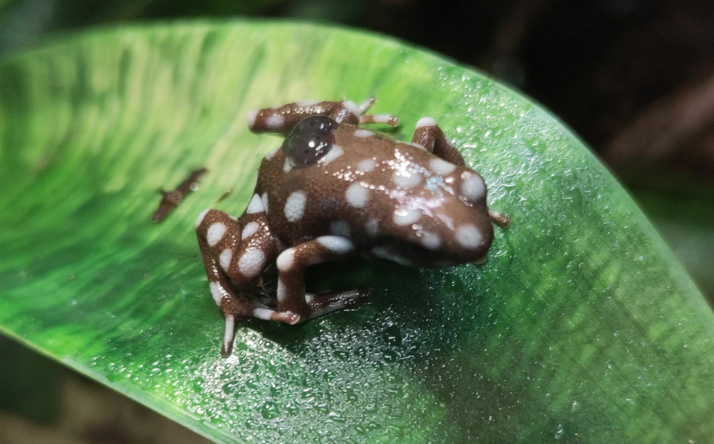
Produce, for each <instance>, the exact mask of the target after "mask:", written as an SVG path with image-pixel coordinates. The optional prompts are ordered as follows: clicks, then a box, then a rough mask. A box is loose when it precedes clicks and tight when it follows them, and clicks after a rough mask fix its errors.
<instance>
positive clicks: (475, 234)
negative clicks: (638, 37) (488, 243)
mask: <svg viewBox="0 0 714 444" xmlns="http://www.w3.org/2000/svg"><path fill="white" fill-rule="evenodd" d="M454 237H455V238H456V242H458V244H459V245H460V246H461V247H462V248H465V249H468V250H472V249H474V248H477V247H478V246H479V245H481V243H482V241H483V236H481V231H480V230H479V229H478V228H476V226H475V225H473V224H464V225H461V226H459V227H458V228H456V232H455V233H454Z"/></svg>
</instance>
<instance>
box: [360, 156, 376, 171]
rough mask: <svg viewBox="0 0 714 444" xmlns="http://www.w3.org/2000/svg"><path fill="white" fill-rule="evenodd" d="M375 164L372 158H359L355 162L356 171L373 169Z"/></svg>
mask: <svg viewBox="0 0 714 444" xmlns="http://www.w3.org/2000/svg"><path fill="white" fill-rule="evenodd" d="M375 166H377V162H375V160H374V159H364V160H360V161H359V162H357V171H361V172H363V173H369V172H370V171H372V170H373V169H374V167H375Z"/></svg>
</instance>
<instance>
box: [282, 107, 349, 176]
mask: <svg viewBox="0 0 714 444" xmlns="http://www.w3.org/2000/svg"><path fill="white" fill-rule="evenodd" d="M336 128H337V122H335V121H334V120H332V119H330V118H329V117H325V116H313V117H308V118H307V119H304V120H302V121H301V122H300V123H298V124H297V125H295V128H293V131H292V132H291V133H290V135H289V136H288V137H287V139H285V145H284V149H285V154H287V156H288V158H289V159H290V161H291V162H292V164H293V165H295V166H297V167H303V166H310V165H313V164H315V163H317V161H318V160H320V158H322V157H323V156H324V155H325V154H327V153H328V152H330V150H331V149H332V144H333V143H334V142H335V137H334V136H333V135H332V132H333V131H334V130H335V129H336Z"/></svg>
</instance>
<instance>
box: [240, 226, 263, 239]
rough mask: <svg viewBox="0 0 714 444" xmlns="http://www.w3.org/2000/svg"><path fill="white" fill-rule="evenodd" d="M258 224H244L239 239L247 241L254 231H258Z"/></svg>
mask: <svg viewBox="0 0 714 444" xmlns="http://www.w3.org/2000/svg"><path fill="white" fill-rule="evenodd" d="M258 227H259V226H258V222H248V223H247V224H245V227H243V231H242V232H241V235H240V238H241V239H242V240H245V239H248V238H249V237H251V236H252V235H254V234H255V232H256V231H258Z"/></svg>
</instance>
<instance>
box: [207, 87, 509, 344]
mask: <svg viewBox="0 0 714 444" xmlns="http://www.w3.org/2000/svg"><path fill="white" fill-rule="evenodd" d="M372 103H373V100H372V99H370V100H367V101H366V102H365V103H364V104H363V105H362V106H360V107H358V106H356V105H355V104H354V103H352V102H349V101H344V102H329V101H323V102H316V101H305V102H298V103H290V104H288V105H284V106H281V107H275V108H266V109H262V110H259V111H256V112H253V113H251V114H250V116H249V118H248V125H249V127H250V129H251V130H252V131H254V132H275V133H279V134H284V135H287V137H286V138H285V140H284V142H283V144H282V146H281V147H279V148H277V149H276V150H274V151H273V152H271V153H269V154H268V155H267V156H265V159H263V162H262V164H261V166H260V171H259V173H258V183H257V185H256V187H255V192H254V194H253V197H252V199H251V201H250V203H249V205H248V208H247V209H246V210H245V212H244V213H243V215H242V216H241V217H240V218H238V219H236V218H233V217H231V216H229V215H228V214H226V213H224V212H222V211H218V210H206V211H204V212H203V213H201V215H200V216H199V218H198V221H197V222H196V232H197V234H198V243H199V245H200V247H201V253H202V255H203V261H204V263H205V266H206V273H207V274H208V279H209V282H210V288H211V293H212V294H213V298H214V299H215V301H216V303H217V304H218V306H219V307H220V308H221V311H222V312H223V314H224V316H225V319H226V330H225V337H224V344H223V350H222V353H223V354H224V355H228V354H230V351H231V348H232V343H233V334H234V326H235V321H236V319H241V318H246V317H254V318H259V319H266V320H274V321H281V322H285V323H287V324H297V323H298V322H303V321H306V320H308V319H312V318H315V317H317V316H321V315H323V314H326V313H329V312H331V311H334V310H340V309H343V308H346V307H353V306H355V305H357V304H358V303H359V302H360V301H361V300H363V299H365V298H366V296H367V292H366V291H364V290H354V291H347V292H331V293H321V294H308V293H306V292H305V281H304V273H305V270H306V269H307V267H309V266H310V265H314V264H318V263H322V262H327V261H334V260H338V259H343V258H347V257H350V256H355V255H364V254H372V255H374V256H378V257H381V258H385V259H389V260H392V261H395V262H398V263H400V264H404V265H411V266H418V267H445V266H451V265H457V264H462V263H466V262H473V263H483V262H484V261H485V260H486V255H487V253H488V249H489V247H490V246H491V242H492V240H493V228H492V226H491V223H492V222H494V223H496V224H498V225H500V226H503V227H506V226H508V224H509V219H508V217H506V216H504V215H502V214H499V213H496V212H493V211H490V210H489V209H488V207H487V205H486V185H485V184H484V181H483V179H482V178H481V176H480V175H479V174H478V173H477V172H475V171H474V170H472V169H470V168H468V167H467V166H466V164H465V162H464V159H463V157H462V156H461V154H460V153H459V152H458V151H457V150H456V148H454V147H453V146H452V145H451V144H450V143H449V142H448V140H447V139H446V137H445V136H444V133H443V132H442V131H441V129H440V128H439V127H438V126H437V124H436V122H435V121H434V119H432V118H429V117H424V118H422V119H420V120H419V121H418V122H417V125H416V130H415V131H414V136H413V137H412V141H411V143H402V142H396V141H394V140H392V139H390V138H388V137H386V136H384V135H381V134H378V133H375V132H372V131H369V130H366V129H363V128H360V126H359V125H360V124H366V123H383V124H388V125H391V126H396V125H397V123H398V119H397V118H396V117H393V116H385V115H371V116H367V115H364V113H365V111H366V110H367V108H369V106H370V105H371V104H372ZM271 263H275V264H276V266H277V272H278V284H277V298H260V297H257V296H255V290H254V288H255V287H253V284H254V282H255V281H256V280H257V279H258V278H259V277H260V276H261V274H262V272H263V270H264V269H265V268H266V267H267V266H268V265H269V264H271Z"/></svg>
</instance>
